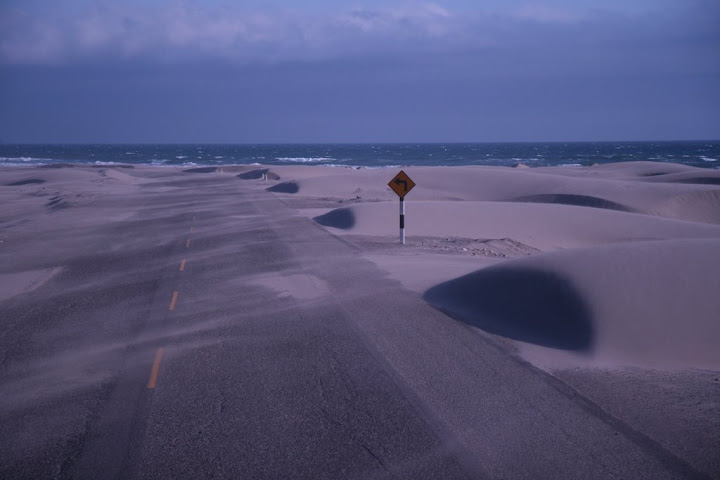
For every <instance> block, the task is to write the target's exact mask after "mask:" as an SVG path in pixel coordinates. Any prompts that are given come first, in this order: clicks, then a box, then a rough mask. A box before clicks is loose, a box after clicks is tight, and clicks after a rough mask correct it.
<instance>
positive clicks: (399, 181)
mask: <svg viewBox="0 0 720 480" xmlns="http://www.w3.org/2000/svg"><path fill="white" fill-rule="evenodd" d="M401 183H402V184H403V188H404V189H405V191H406V192H407V180H400V179H399V178H398V179H397V180H395V185H400V184H401Z"/></svg>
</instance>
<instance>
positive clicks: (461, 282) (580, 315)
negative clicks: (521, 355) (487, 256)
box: [423, 267, 593, 351]
mask: <svg viewBox="0 0 720 480" xmlns="http://www.w3.org/2000/svg"><path fill="white" fill-rule="evenodd" d="M423 299H424V300H425V301H426V302H428V303H429V304H430V305H432V306H433V307H435V308H437V309H438V310H441V311H443V312H445V313H447V314H448V315H450V316H452V317H453V318H456V319H458V320H461V321H463V322H465V323H468V324H470V325H473V326H476V327H479V328H481V329H483V330H485V331H487V332H490V333H494V334H497V335H502V336H504V337H508V338H512V339H515V340H521V341H523V342H528V343H534V344H537V345H543V346H546V347H551V348H558V349H563V350H576V351H583V350H590V348H591V346H592V343H593V326H592V318H591V314H590V310H589V308H588V307H587V306H586V304H585V301H584V300H583V299H582V297H581V296H580V294H579V293H578V292H577V291H576V290H575V288H574V287H573V286H572V284H571V283H570V282H569V281H568V280H567V279H565V278H563V277H561V276H560V275H558V274H556V273H552V272H547V271H543V270H538V269H532V268H518V267H497V268H486V269H483V270H478V271H476V272H473V273H470V274H468V275H465V276H463V277H459V278H456V279H454V280H450V281H448V282H445V283H441V284H440V285H437V286H435V287H433V288H431V289H429V290H428V291H427V292H425V294H424V295H423Z"/></svg>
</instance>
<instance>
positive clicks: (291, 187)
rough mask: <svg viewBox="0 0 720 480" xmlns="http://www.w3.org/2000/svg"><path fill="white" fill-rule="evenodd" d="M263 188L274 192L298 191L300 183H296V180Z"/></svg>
mask: <svg viewBox="0 0 720 480" xmlns="http://www.w3.org/2000/svg"><path fill="white" fill-rule="evenodd" d="M265 190H267V191H268V192H274V193H298V192H299V191H300V185H298V183H297V182H283V183H278V184H277V185H273V186H272V187H270V188H266V189H265Z"/></svg>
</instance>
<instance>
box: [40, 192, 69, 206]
mask: <svg viewBox="0 0 720 480" xmlns="http://www.w3.org/2000/svg"><path fill="white" fill-rule="evenodd" d="M45 206H46V207H50V209H52V210H58V209H61V208H67V207H69V206H70V204H69V203H68V202H67V201H65V199H64V198H63V197H61V196H59V195H57V196H55V197H52V198H51V199H50V200H49V201H48V202H47V203H46V204H45Z"/></svg>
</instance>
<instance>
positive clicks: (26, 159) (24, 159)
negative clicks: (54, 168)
mask: <svg viewBox="0 0 720 480" xmlns="http://www.w3.org/2000/svg"><path fill="white" fill-rule="evenodd" d="M48 160H50V159H49V158H35V157H0V162H46V161H48Z"/></svg>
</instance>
